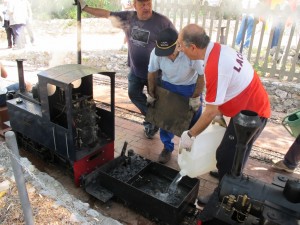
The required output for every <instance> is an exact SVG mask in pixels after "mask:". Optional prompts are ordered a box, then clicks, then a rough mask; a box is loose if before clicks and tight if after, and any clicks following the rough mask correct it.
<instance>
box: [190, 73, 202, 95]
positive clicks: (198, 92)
mask: <svg viewBox="0 0 300 225" xmlns="http://www.w3.org/2000/svg"><path fill="white" fill-rule="evenodd" d="M204 85H205V82H204V76H203V75H198V78H197V82H196V88H195V91H194V93H193V95H192V98H196V97H199V96H200V95H201V94H202V92H203V89H204Z"/></svg>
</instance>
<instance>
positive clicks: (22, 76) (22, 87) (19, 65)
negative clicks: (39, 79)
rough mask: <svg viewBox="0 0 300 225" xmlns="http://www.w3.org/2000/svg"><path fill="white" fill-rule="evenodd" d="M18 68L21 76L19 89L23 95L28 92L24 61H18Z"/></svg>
mask: <svg viewBox="0 0 300 225" xmlns="http://www.w3.org/2000/svg"><path fill="white" fill-rule="evenodd" d="M16 61H17V66H18V75H19V89H20V92H21V93H24V92H25V90H26V88H25V87H26V86H25V80H24V69H23V61H24V59H17V60H16Z"/></svg>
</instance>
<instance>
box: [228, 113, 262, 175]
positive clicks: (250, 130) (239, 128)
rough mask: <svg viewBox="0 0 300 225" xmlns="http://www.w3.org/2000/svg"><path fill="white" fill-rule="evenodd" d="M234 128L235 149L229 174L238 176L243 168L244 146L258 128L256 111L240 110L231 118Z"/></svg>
mask: <svg viewBox="0 0 300 225" xmlns="http://www.w3.org/2000/svg"><path fill="white" fill-rule="evenodd" d="M233 124H234V129H235V133H236V137H237V145H236V151H235V155H234V161H233V165H232V168H231V175H233V176H240V175H241V171H242V168H243V162H244V157H245V151H246V147H247V145H248V143H249V141H250V140H251V139H252V137H253V136H254V134H255V133H256V132H257V130H258V128H259V127H260V126H261V120H260V118H259V117H258V115H257V113H256V112H253V111H249V110H242V111H241V112H240V113H239V114H238V115H236V116H235V117H234V118H233Z"/></svg>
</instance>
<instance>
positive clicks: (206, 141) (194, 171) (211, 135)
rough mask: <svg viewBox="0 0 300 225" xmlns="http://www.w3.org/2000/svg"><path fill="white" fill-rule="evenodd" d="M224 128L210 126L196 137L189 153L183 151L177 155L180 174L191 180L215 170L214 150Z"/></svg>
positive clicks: (215, 125)
mask: <svg viewBox="0 0 300 225" xmlns="http://www.w3.org/2000/svg"><path fill="white" fill-rule="evenodd" d="M225 130H226V128H224V127H221V126H220V125H217V124H210V125H209V126H208V127H207V128H206V129H205V130H204V131H203V132H202V133H201V134H199V135H198V136H196V138H195V140H194V143H193V145H192V149H191V151H190V152H188V151H186V150H185V149H183V150H182V152H181V154H178V164H179V167H180V174H181V175H182V176H185V175H187V176H189V177H191V178H194V177H197V176H200V175H202V174H205V173H207V172H209V171H210V170H213V169H215V168H216V150H217V147H218V146H219V144H220V143H221V140H222V138H223V136H224V133H225Z"/></svg>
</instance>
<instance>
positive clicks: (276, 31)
mask: <svg viewBox="0 0 300 225" xmlns="http://www.w3.org/2000/svg"><path fill="white" fill-rule="evenodd" d="M283 28H284V24H283V23H282V22H279V23H278V24H276V26H275V27H274V34H273V38H272V43H271V48H273V47H275V46H277V45H278V41H279V37H280V34H281V32H282V30H283Z"/></svg>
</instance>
